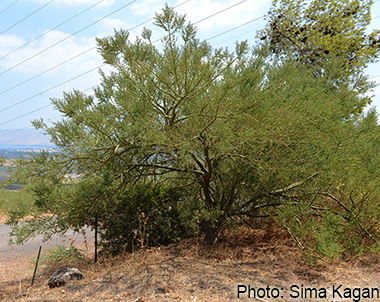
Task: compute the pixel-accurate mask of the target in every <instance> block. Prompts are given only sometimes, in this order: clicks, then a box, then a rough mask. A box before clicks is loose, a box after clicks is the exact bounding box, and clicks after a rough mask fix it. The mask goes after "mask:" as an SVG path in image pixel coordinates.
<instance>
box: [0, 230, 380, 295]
mask: <svg viewBox="0 0 380 302" xmlns="http://www.w3.org/2000/svg"><path fill="white" fill-rule="evenodd" d="M379 262H380V258H379V257H378V256H371V257H365V258H362V259H358V260H355V261H347V262H341V263H334V264H333V263H326V262H325V263H320V264H318V265H315V266H313V267H311V266H310V265H308V264H307V263H305V261H304V260H303V258H302V256H301V254H300V253H299V251H298V249H297V247H296V246H295V244H294V243H293V241H292V240H291V238H289V236H288V235H287V233H286V232H285V231H283V230H281V229H280V228H278V227H275V226H269V227H267V228H266V229H242V230H240V231H239V233H237V234H234V233H232V232H230V233H228V234H226V235H225V236H224V238H223V240H221V242H219V243H218V244H217V245H216V246H213V247H205V246H200V247H199V249H198V246H197V242H196V239H189V240H184V241H182V242H181V243H178V244H173V245H170V246H167V247H161V248H152V249H146V250H143V251H138V252H135V253H133V254H125V255H121V256H118V257H114V258H101V261H99V263H97V264H80V265H79V266H78V265H77V266H76V267H77V268H78V269H80V270H81V271H82V272H83V273H84V275H85V279H84V280H80V281H72V282H70V283H68V284H67V285H66V286H64V287H60V288H55V289H49V288H48V286H47V280H48V278H49V277H50V276H51V274H52V273H53V272H54V271H55V270H56V269H57V268H52V269H51V270H49V271H43V272H41V273H40V274H39V276H38V278H37V280H36V283H35V285H34V286H33V287H30V286H29V285H30V280H31V275H32V271H33V267H32V266H25V263H27V262H24V261H20V260H19V259H17V263H16V264H14V266H13V267H12V266H11V264H10V266H9V268H11V269H10V270H8V271H7V273H6V274H3V275H2V276H0V277H1V278H3V280H4V281H3V284H2V285H1V287H0V300H2V301H77V302H78V301H136V302H137V301H238V300H237V285H238V284H250V285H252V286H255V287H260V286H263V287H266V286H267V285H270V286H271V287H277V288H284V291H285V293H287V292H288V290H289V287H290V286H291V285H293V284H297V285H305V286H312V287H317V288H319V287H331V286H332V285H333V284H336V285H339V284H343V285H345V286H350V287H352V288H353V287H360V286H361V287H363V286H367V287H368V286H376V287H377V286H380V281H379V280H380V278H379V277H380V269H379V268H378V267H379V266H378V264H379ZM23 264H24V265H23ZM12 270H13V274H12V273H11V271H12ZM8 273H9V274H8ZM18 278H19V279H18ZM20 279H22V280H21V285H20ZM280 300H281V299H280ZM280 300H279V299H275V300H271V299H257V300H256V299H252V298H251V299H247V298H241V299H239V301H280ZM281 301H332V300H331V298H330V299H325V300H323V299H322V300H320V299H309V300H305V299H286V298H285V299H284V300H281ZM339 301H352V299H351V300H345V299H343V300H339ZM365 301H369V300H365ZM370 301H376V300H370Z"/></svg>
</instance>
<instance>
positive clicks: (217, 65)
mask: <svg viewBox="0 0 380 302" xmlns="http://www.w3.org/2000/svg"><path fill="white" fill-rule="evenodd" d="M155 24H156V25H157V26H158V27H159V28H161V29H162V30H164V31H165V33H166V34H165V37H164V38H163V39H162V45H161V46H156V45H155V44H154V43H152V42H151V32H150V31H149V30H147V29H144V30H143V33H142V35H141V38H137V39H136V40H135V41H133V42H132V41H130V39H129V34H128V33H127V32H125V31H123V30H120V31H116V32H115V35H114V36H112V37H107V38H102V39H98V40H97V42H98V48H99V51H100V53H101V55H102V57H103V59H104V61H105V62H106V63H107V64H109V65H110V66H112V68H113V72H111V73H110V74H109V75H106V74H104V73H102V83H101V85H100V86H99V87H98V88H96V89H95V91H94V96H91V95H85V94H84V93H81V92H79V91H73V92H70V93H65V95H64V97H63V98H62V99H54V100H53V104H54V106H55V108H56V109H57V110H58V111H59V112H61V113H62V115H63V119H62V120H61V121H58V122H55V123H53V124H52V125H51V126H49V125H47V124H45V123H44V122H43V121H42V120H39V121H35V122H34V125H35V126H36V127H37V128H42V129H44V130H45V131H46V132H47V134H48V135H50V137H51V140H52V142H53V143H54V144H56V146H57V151H56V152H53V153H47V152H43V153H38V154H33V155H32V156H31V157H28V158H23V159H21V160H19V161H18V166H17V167H16V169H15V171H14V173H13V178H12V179H11V180H10V181H20V182H22V183H24V184H28V185H29V186H30V187H31V189H32V190H33V191H34V192H35V195H36V197H37V199H36V205H37V209H38V211H39V213H41V214H45V215H43V216H41V217H38V218H37V219H35V220H34V221H31V222H29V224H25V225H24V228H28V227H29V233H28V234H29V235H30V234H32V233H33V232H34V231H35V232H41V231H43V230H49V231H50V232H59V231H64V230H66V229H67V228H69V227H74V228H79V227H82V226H84V225H94V224H95V217H97V221H98V222H100V225H101V228H102V229H103V230H104V234H106V233H107V228H108V227H109V226H110V225H112V226H113V227H115V229H118V230H122V229H123V227H122V226H123V223H127V222H128V221H129V220H133V219H134V218H131V216H132V215H133V213H135V214H134V215H135V216H134V217H136V215H138V214H139V213H140V210H141V209H143V210H144V212H145V211H149V207H148V206H147V205H155V206H156V205H158V206H159V207H161V209H158V210H157V211H153V212H152V219H153V218H154V216H156V218H157V216H159V215H168V217H171V216H173V215H176V217H177V218H176V219H172V220H170V219H169V218H168V220H165V219H161V220H160V221H159V220H157V219H156V220H155V222H154V223H155V227H158V224H161V228H162V225H166V231H167V232H170V228H171V229H172V230H173V231H174V228H176V227H181V228H182V227H186V225H184V224H181V221H183V220H188V221H190V220H191V219H192V217H191V213H195V211H196V210H198V213H199V215H200V224H201V226H202V229H203V230H204V231H205V233H206V236H205V240H206V242H207V243H209V244H212V243H214V242H215V240H216V238H217V235H218V233H219V231H221V230H222V229H223V228H225V227H228V226H230V225H231V224H233V223H238V224H239V223H242V222H247V223H249V221H250V220H251V219H254V218H255V217H260V216H263V215H275V216H277V215H278V214H279V213H281V214H282V215H280V216H279V221H281V222H282V223H284V225H289V227H288V230H289V231H290V232H292V234H293V233H294V234H296V231H297V229H296V228H295V227H294V228H295V230H294V228H292V226H293V225H292V223H291V222H292V221H289V219H291V217H292V215H291V214H292V213H293V212H292V211H293V208H294V207H295V206H296V207H298V208H296V209H297V211H298V212H299V213H301V214H302V215H304V214H305V213H304V212H302V211H301V210H302V209H304V207H305V206H307V208H308V209H309V210H310V209H311V210H312V211H314V210H315V211H322V212H326V211H328V210H334V211H335V209H336V207H339V206H340V207H341V204H344V203H345V202H346V200H343V201H342V200H340V199H337V198H335V195H336V194H335V195H333V194H334V193H335V191H334V190H336V189H334V188H336V187H338V186H339V185H340V184H341V183H347V181H348V180H352V178H351V177H354V176H352V173H351V174H348V173H347V168H346V167H347V166H346V165H347V163H350V169H355V168H359V167H362V166H365V163H364V161H363V159H362V158H361V157H360V151H359V150H360V145H355V148H357V149H355V148H354V147H353V146H352V142H353V141H354V137H353V135H354V134H355V135H357V136H358V137H359V136H360V137H363V140H365V139H364V138H366V137H367V133H372V132H371V131H372V130H373V127H374V126H373V123H368V124H370V125H371V126H368V127H367V128H368V129H367V128H365V127H364V128H360V127H359V125H358V123H357V121H354V120H347V119H346V118H345V117H347V116H348V115H349V113H350V111H351V110H352V104H354V103H355V102H356V101H357V99H358V96H357V94H356V92H354V91H353V90H352V88H351V82H350V79H349V78H348V79H347V80H346V81H344V80H341V82H340V85H339V89H337V88H336V87H335V85H334V83H335V81H336V79H337V78H338V77H339V70H340V67H339V66H338V67H337V66H336V64H333V63H332V64H330V65H328V64H327V65H326V67H325V68H326V70H328V71H329V72H328V75H326V76H324V77H315V76H314V74H313V70H311V69H309V68H308V67H307V66H305V65H304V64H302V63H300V62H297V61H294V60H291V59H289V60H282V59H279V60H274V61H273V60H270V53H269V52H268V50H267V49H266V47H265V46H263V47H257V48H253V50H250V49H249V48H248V45H247V43H246V42H242V43H237V44H236V48H235V51H234V52H230V51H228V50H227V49H225V48H220V49H213V48H212V47H211V45H210V44H208V43H207V42H205V41H203V42H202V41H199V40H198V39H197V37H196V29H195V27H194V26H193V25H191V24H190V23H188V24H186V22H185V17H184V16H180V15H178V14H176V13H175V12H174V11H173V10H172V9H171V8H170V7H168V6H166V7H165V8H164V9H163V11H162V13H161V14H157V15H156V17H155ZM330 71H331V72H330ZM364 120H365V119H364ZM364 124H366V123H363V125H364ZM359 128H360V130H358V129H359ZM375 132H376V131H375ZM354 151H355V152H354ZM349 175H350V177H349ZM371 175H372V176H373V175H374V174H371ZM363 182H364V181H363ZM135 188H137V190H136V191H134V190H135ZM144 188H145V191H146V192H144ZM362 189H363V188H360V190H362ZM358 190H359V188H358ZM349 191H350V188H348V189H347V191H345V192H349ZM152 192H153V193H152ZM152 196H153V197H152ZM154 196H156V197H154ZM157 196H159V197H157ZM326 196H329V198H330V199H329V200H328V201H327V200H326ZM340 196H343V194H340ZM333 197H334V198H335V199H334V198H333ZM165 203H166V208H165V209H162V207H165ZM358 203H360V201H359V202H358ZM355 205H357V204H356V203H355ZM173 208H175V209H174V210H173ZM139 209H140V210H139ZM272 209H277V210H272ZM184 211H189V213H190V214H189V215H187V214H184ZM276 211H277V212H276ZM344 211H345V210H343V212H342V213H343V214H342V215H343V216H344V215H345V212H344ZM46 213H50V214H52V215H48V216H46ZM334 213H337V214H339V215H340V212H339V211H337V210H336V211H335V212H334ZM36 214H38V213H36ZM140 214H141V213H140ZM301 214H300V215H301ZM306 214H307V215H311V216H308V217H309V218H310V217H314V216H313V213H311V212H306ZM306 214H305V215H306ZM144 215H145V213H144ZM165 217H166V216H165ZM326 217H330V216H326ZM197 219H198V217H197ZM374 219H375V218H374ZM137 220H138V219H137ZM137 220H136V221H137ZM309 220H310V219H309ZM305 221H307V220H305ZM118 222H120V224H118ZM148 225H149V222H148ZM188 225H190V223H189V224H188ZM361 225H362V224H361ZM168 226H169V230H168ZM365 230H367V229H365ZM130 231H131V232H133V231H134V230H133V227H131V228H130ZM18 234H21V235H22V234H23V233H22V230H19V232H18ZM119 235H120V234H115V238H116V237H117V238H120V236H119ZM295 236H296V235H295ZM298 237H300V236H298ZM298 237H297V238H298ZM301 237H302V236H301ZM301 237H300V238H301ZM295 238H296V237H295ZM301 239H302V238H301Z"/></svg>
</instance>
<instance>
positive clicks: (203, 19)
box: [194, 0, 247, 25]
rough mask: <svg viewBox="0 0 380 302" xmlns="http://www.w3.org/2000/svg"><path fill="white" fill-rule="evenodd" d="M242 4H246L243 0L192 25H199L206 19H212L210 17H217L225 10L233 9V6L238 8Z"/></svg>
mask: <svg viewBox="0 0 380 302" xmlns="http://www.w3.org/2000/svg"><path fill="white" fill-rule="evenodd" d="M244 2H247V0H243V1H241V2H239V3H236V4H234V5H231V6H229V7H227V8H225V9H222V10H221V11H218V12H216V13H215V14H212V15H210V16H208V17H206V18H203V19H201V20H199V21H197V22H195V23H194V25H195V24H198V23H201V22H203V21H205V20H207V19H210V18H212V17H214V16H216V15H218V14H221V13H223V12H225V11H227V10H229V9H231V8H233V7H235V6H238V5H240V4H243V3H244Z"/></svg>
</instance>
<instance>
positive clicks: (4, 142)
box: [0, 129, 54, 149]
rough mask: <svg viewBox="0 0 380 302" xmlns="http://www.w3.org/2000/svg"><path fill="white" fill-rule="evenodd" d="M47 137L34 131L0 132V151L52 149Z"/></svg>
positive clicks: (9, 130) (13, 130)
mask: <svg viewBox="0 0 380 302" xmlns="http://www.w3.org/2000/svg"><path fill="white" fill-rule="evenodd" d="M52 147H54V145H53V144H52V143H51V142H50V139H49V137H48V136H47V135H44V134H43V133H42V131H38V130H35V129H2V130H0V149H35V148H52Z"/></svg>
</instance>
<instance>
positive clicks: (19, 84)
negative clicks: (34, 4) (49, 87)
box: [0, 0, 190, 95]
mask: <svg viewBox="0 0 380 302" xmlns="http://www.w3.org/2000/svg"><path fill="white" fill-rule="evenodd" d="M102 1H104V0H102ZM102 1H99V2H98V3H97V4H99V3H100V2H102ZM189 1H190V0H186V1H184V2H181V3H179V4H178V5H176V6H174V7H173V8H177V7H179V6H181V5H183V4H185V3H187V2H189ZM87 10H88V9H87ZM153 19H154V18H153V17H152V18H149V19H147V20H145V21H143V22H141V23H139V24H137V25H135V26H133V27H131V28H129V29H128V31H132V30H134V29H136V28H138V27H140V26H142V25H144V24H146V23H148V22H149V21H151V20H153ZM95 49H96V46H94V47H91V48H89V49H87V50H85V51H83V52H81V53H79V54H77V55H75V56H73V57H71V58H69V59H67V60H65V61H63V62H61V63H59V64H57V65H55V66H53V67H51V68H49V69H47V70H44V71H42V72H40V73H38V74H37V75H35V76H33V77H31V78H28V79H26V80H24V81H23V82H21V83H18V84H16V85H14V86H12V87H10V88H7V89H5V90H3V91H1V92H0V95H2V94H4V93H6V92H9V91H11V90H13V89H15V88H17V87H20V86H21V85H23V84H25V83H28V82H30V81H31V80H34V79H36V78H38V77H40V76H41V75H43V74H45V73H48V72H49V71H52V70H54V69H56V68H57V67H60V66H62V65H64V64H66V63H68V62H70V61H72V60H74V59H77V58H79V57H80V56H82V55H84V54H86V53H88V52H90V51H93V50H95ZM15 51H16V50H15ZM3 58H4V57H3ZM0 60H1V58H0Z"/></svg>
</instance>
